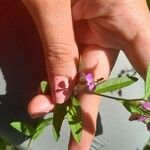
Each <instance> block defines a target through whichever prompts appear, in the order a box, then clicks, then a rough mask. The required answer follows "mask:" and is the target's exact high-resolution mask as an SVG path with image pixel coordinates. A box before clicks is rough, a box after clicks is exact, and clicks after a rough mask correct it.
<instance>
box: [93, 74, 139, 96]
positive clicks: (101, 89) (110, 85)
mask: <svg viewBox="0 0 150 150" xmlns="http://www.w3.org/2000/svg"><path fill="white" fill-rule="evenodd" d="M137 80H138V79H137V78H135V77H120V78H113V79H109V80H107V81H104V82H102V83H98V84H97V86H96V88H95V90H94V93H95V94H100V93H106V92H112V91H114V90H118V89H121V88H123V87H126V86H129V85H131V84H133V83H134V82H136V81H137Z"/></svg>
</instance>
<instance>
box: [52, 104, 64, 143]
mask: <svg viewBox="0 0 150 150" xmlns="http://www.w3.org/2000/svg"><path fill="white" fill-rule="evenodd" d="M66 112H67V104H66V103H64V104H57V105H56V107H55V111H54V114H53V126H52V130H53V135H54V139H55V140H56V141H58V139H59V137H60V130H61V126H62V122H63V120H64V117H65V115H66Z"/></svg>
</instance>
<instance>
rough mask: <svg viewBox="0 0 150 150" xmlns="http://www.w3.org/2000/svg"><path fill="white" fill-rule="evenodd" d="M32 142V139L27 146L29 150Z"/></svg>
mask: <svg viewBox="0 0 150 150" xmlns="http://www.w3.org/2000/svg"><path fill="white" fill-rule="evenodd" d="M31 142H32V138H30V140H29V143H28V145H27V150H29V147H30V145H31Z"/></svg>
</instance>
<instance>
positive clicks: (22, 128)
mask: <svg viewBox="0 0 150 150" xmlns="http://www.w3.org/2000/svg"><path fill="white" fill-rule="evenodd" d="M10 125H11V126H12V127H13V128H15V129H16V130H18V131H19V132H21V133H23V134H25V135H26V136H30V137H31V136H32V135H33V134H34V132H35V130H34V128H33V127H32V126H31V125H29V124H27V123H23V122H12V123H11V124H10Z"/></svg>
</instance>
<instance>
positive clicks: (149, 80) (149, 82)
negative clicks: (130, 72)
mask: <svg viewBox="0 0 150 150" xmlns="http://www.w3.org/2000/svg"><path fill="white" fill-rule="evenodd" d="M144 98H145V99H147V100H148V99H150V65H148V69H147V75H146V82H145V96H144Z"/></svg>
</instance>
